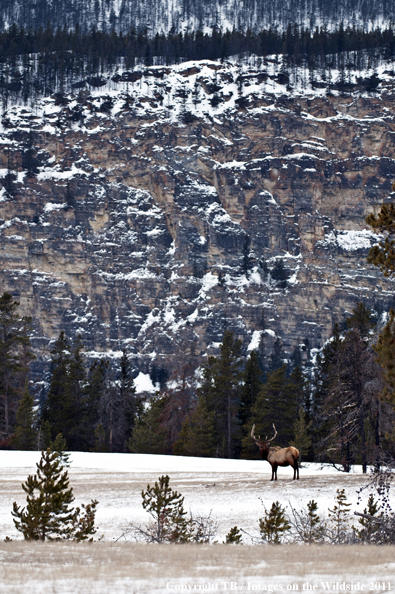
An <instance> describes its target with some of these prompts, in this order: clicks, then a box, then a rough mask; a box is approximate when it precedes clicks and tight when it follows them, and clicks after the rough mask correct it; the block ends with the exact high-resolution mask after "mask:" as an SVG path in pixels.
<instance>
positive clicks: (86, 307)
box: [0, 62, 395, 372]
mask: <svg viewBox="0 0 395 594" xmlns="http://www.w3.org/2000/svg"><path fill="white" fill-rule="evenodd" d="M152 70H153V69H152V68H151V69H149V70H148V69H147V70H146V71H145V72H144V71H143V72H142V76H141V78H140V79H136V77H134V78H135V81H134V82H130V81H129V80H128V76H126V82H125V80H119V79H118V81H117V82H114V80H113V81H111V80H109V82H108V85H107V86H106V87H104V88H102V89H94V88H91V89H90V90H84V91H82V92H78V93H74V94H69V95H65V96H61V97H60V96H58V95H57V96H54V97H51V98H48V99H43V100H40V101H39V103H38V105H37V106H36V108H35V109H30V108H26V107H17V106H14V107H9V108H8V110H7V111H6V112H5V114H4V116H3V122H2V123H3V135H2V144H1V159H2V167H3V171H2V175H3V185H4V188H3V190H2V191H1V194H0V200H1V202H0V217H1V220H0V234H1V242H0V247H1V252H0V258H1V266H0V269H1V272H0V277H1V286H2V288H3V290H8V291H10V292H12V294H13V295H14V296H15V297H17V298H18V299H19V300H20V302H21V307H22V310H23V312H24V313H26V314H29V315H33V318H34V327H35V334H34V347H35V350H36V352H37V354H38V355H39V358H38V361H37V363H36V366H37V369H39V368H40V366H42V362H43V360H45V357H46V353H48V343H49V341H51V340H52V339H53V338H55V337H56V336H57V335H58V333H59V331H60V330H61V329H64V330H65V331H66V333H67V335H69V336H71V337H72V336H75V335H76V334H78V333H79V334H81V336H82V339H83V341H84V343H85V345H86V348H87V351H89V352H90V354H91V356H95V353H107V354H109V355H110V356H117V354H118V353H119V352H120V351H121V350H122V348H127V350H128V352H129V353H130V355H131V356H132V357H133V360H134V363H135V366H136V369H137V368H139V369H140V370H142V371H145V372H146V371H147V370H148V369H149V368H150V367H151V366H152V365H153V363H155V365H157V366H159V367H160V366H162V367H163V366H165V367H168V368H174V367H176V366H177V360H178V357H179V355H180V353H181V352H183V353H185V352H188V349H189V350H191V349H192V350H193V351H194V352H195V353H196V355H197V356H198V357H199V358H200V360H203V358H204V356H205V355H206V354H207V353H215V352H217V351H216V349H217V348H218V344H219V343H220V341H221V339H222V336H223V332H224V330H225V329H231V330H233V331H234V332H235V334H236V335H237V336H239V337H240V338H242V339H243V343H244V347H245V348H247V347H249V348H250V349H251V348H256V347H257V346H258V343H259V341H261V346H262V343H263V344H264V345H265V348H266V350H267V352H270V351H271V349H272V346H273V342H274V340H275V337H277V336H278V337H280V338H281V339H282V340H283V343H284V347H285V350H286V351H287V352H288V353H292V351H293V350H294V349H295V348H297V347H298V346H299V347H300V346H301V345H304V347H303V346H302V348H304V349H305V350H306V349H307V347H309V348H316V347H319V346H321V345H322V343H323V342H324V340H325V339H327V338H328V336H329V335H330V333H331V330H332V327H333V324H334V323H335V322H340V323H342V322H343V321H344V318H345V316H346V315H347V313H348V312H350V311H351V310H352V308H353V306H354V305H355V303H356V302H357V301H364V302H365V303H366V304H367V305H368V306H369V307H371V308H375V309H376V310H377V311H382V310H384V309H387V308H388V307H389V306H390V305H392V303H393V289H394V287H393V282H392V281H391V280H390V279H385V278H383V276H382V275H381V274H380V272H379V271H377V270H376V269H375V268H373V267H372V266H370V265H368V264H367V262H366V256H367V253H368V250H369V247H370V246H371V245H372V244H373V243H374V242H375V241H377V237H375V236H374V234H372V233H371V231H370V230H369V229H368V228H367V226H366V224H365V217H366V215H367V214H368V213H369V212H371V211H372V210H378V208H379V207H380V205H381V203H382V202H383V200H387V199H388V198H387V197H388V195H389V193H390V191H391V184H392V182H393V181H394V178H395V159H394V139H395V123H394V117H393V112H392V109H393V101H394V95H393V91H392V87H391V85H390V83H389V82H388V83H387V82H385V81H383V82H382V85H381V87H380V88H379V93H376V94H374V95H370V96H369V95H367V94H366V93H365V95H364V94H361V93H360V92H358V93H357V92H355V93H354V94H353V95H349V96H341V95H340V94H336V95H329V96H327V95H326V94H325V93H324V91H320V93H321V95H320V94H316V95H313V94H312V92H303V93H300V92H296V91H295V92H294V93H293V94H290V93H288V94H287V93H286V91H285V87H282V86H281V85H279V84H277V83H276V82H275V79H274V77H272V78H270V77H268V76H262V70H258V69H255V70H254V69H253V68H250V71H249V72H245V73H244V74H242V75H240V73H239V76H241V77H242V79H241V84H240V79H239V83H238V88H237V87H236V84H235V82H234V81H235V80H236V74H237V72H236V67H235V66H232V65H231V64H226V63H225V64H217V63H210V62H207V63H198V64H195V65H192V66H191V64H189V65H188V67H186V66H185V65H180V66H178V67H174V68H172V69H167V72H165V74H164V77H163V79H162V78H160V77H158V76H156V77H153V76H150V71H152ZM154 70H155V69H154ZM120 78H121V79H122V77H120ZM123 78H124V79H125V76H123ZM130 78H131V77H129V79H130ZM132 78H133V77H132ZM210 85H216V90H213V87H210ZM218 87H219V88H218ZM241 87H242V88H243V90H242V91H240V88H241ZM214 96H215V97H217V99H218V103H217V102H216V101H213V97H214ZM214 103H216V105H215V107H213V104H214ZM7 174H8V175H7Z"/></svg>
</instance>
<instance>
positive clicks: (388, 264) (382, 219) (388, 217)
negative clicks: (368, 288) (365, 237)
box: [366, 202, 395, 276]
mask: <svg viewBox="0 0 395 594" xmlns="http://www.w3.org/2000/svg"><path fill="white" fill-rule="evenodd" d="M366 222H367V223H368V225H370V226H371V227H372V228H373V229H374V231H376V232H377V233H384V234H385V239H384V241H379V243H378V245H374V246H373V247H371V248H370V251H369V255H368V259H367V260H368V262H369V263H370V264H373V265H374V266H377V267H378V268H380V270H381V272H382V273H383V274H384V276H392V275H393V274H394V272H395V240H394V239H393V238H394V237H395V204H394V203H393V202H391V203H390V204H383V205H382V207H381V209H380V211H379V213H378V214H377V215H374V214H373V213H371V214H370V215H368V216H367V217H366Z"/></svg>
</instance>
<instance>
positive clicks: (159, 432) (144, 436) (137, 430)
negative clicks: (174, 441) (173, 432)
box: [129, 395, 168, 454]
mask: <svg viewBox="0 0 395 594" xmlns="http://www.w3.org/2000/svg"><path fill="white" fill-rule="evenodd" d="M165 405H166V399H165V398H163V397H161V396H160V395H156V396H153V397H152V398H151V399H150V401H149V403H148V406H147V408H146V409H145V411H144V413H143V414H142V415H141V418H140V419H138V421H137V422H136V423H135V425H134V428H133V432H132V436H131V438H130V440H129V450H130V451H131V452H135V453H142V454H166V453H168V439H167V431H166V429H165V428H164V427H163V425H161V415H162V412H163V409H164V407H165Z"/></svg>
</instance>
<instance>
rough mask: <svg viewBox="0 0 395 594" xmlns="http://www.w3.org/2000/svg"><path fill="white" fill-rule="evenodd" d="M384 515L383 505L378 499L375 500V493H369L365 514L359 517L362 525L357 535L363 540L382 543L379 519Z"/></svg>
mask: <svg viewBox="0 0 395 594" xmlns="http://www.w3.org/2000/svg"><path fill="white" fill-rule="evenodd" d="M383 517H384V514H383V512H382V511H381V506H380V503H379V502H378V501H375V499H374V496H373V494H372V493H371V494H370V495H369V499H368V504H367V507H365V509H364V510H363V515H362V516H360V518H359V519H358V523H359V525H360V526H361V528H360V529H359V530H357V531H356V534H357V537H358V539H359V540H361V541H362V542H367V543H377V544H380V528H381V525H380V523H379V522H377V520H378V519H382V518H383Z"/></svg>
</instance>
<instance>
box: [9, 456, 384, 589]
mask: <svg viewBox="0 0 395 594" xmlns="http://www.w3.org/2000/svg"><path fill="white" fill-rule="evenodd" d="M39 457H40V453H39V452H13V451H0V481H1V488H0V540H1V541H3V540H4V538H5V537H6V536H9V537H10V538H12V539H13V542H12V543H6V542H2V543H0V593H1V594H2V593H3V592H4V593H7V594H8V593H10V594H11V593H12V594H20V593H22V592H24V593H26V592H28V593H29V594H30V593H32V594H35V593H36V592H37V593H39V592H45V593H46V592H48V593H51V594H53V593H55V594H58V593H59V594H60V593H62V594H63V593H67V594H68V593H70V594H73V593H74V592H76V593H79V592H81V593H82V592H84V593H86V592H92V593H102V592H103V593H104V592H106V593H107V592H108V593H109V594H112V593H118V592H120V593H123V592H125V593H126V592H127V593H129V594H131V593H134V592H169V591H173V592H177V591H227V590H228V591H232V588H233V591H238V592H249V591H280V590H284V591H289V590H290V589H293V590H295V591H315V592H323V591H333V592H335V591H343V590H346V591H366V592H368V591H373V592H384V591H386V592H388V591H391V592H395V548H393V547H368V546H354V547H338V546H337V547H334V546H330V545H327V546H320V547H308V546H298V545H293V546H285V545H284V546H280V547H262V546H238V547H234V546H229V545H228V546H222V545H220V544H218V545H211V546H201V545H200V546H199V545H196V546H190V545H180V546H170V547H169V546H157V545H144V544H136V543H133V542H130V539H129V541H128V539H127V538H124V537H122V534H123V532H124V529H125V527H127V525H128V523H130V522H133V523H135V524H139V523H144V522H145V521H147V519H148V514H147V513H146V512H145V511H144V510H143V508H142V505H141V490H142V489H145V488H146V486H147V483H150V484H151V485H152V484H153V483H154V481H155V480H157V478H158V477H159V476H160V475H162V474H168V475H169V476H170V484H171V486H172V487H173V488H175V489H177V490H178V491H179V492H181V493H182V494H183V495H184V496H185V507H186V509H188V510H191V511H192V512H193V513H194V514H201V515H208V514H209V513H210V512H211V515H212V517H213V518H214V519H215V520H216V521H217V522H218V523H219V528H218V534H217V540H218V542H219V543H221V542H223V541H224V537H225V535H226V534H227V533H228V532H229V530H230V528H231V527H233V526H235V525H237V526H238V527H239V528H242V529H243V530H245V531H246V533H248V534H249V535H250V537H252V539H253V537H254V536H255V537H256V536H258V521H259V518H260V517H262V515H263V511H264V508H263V504H264V505H265V506H266V507H270V505H271V503H272V502H273V501H276V500H279V501H280V502H281V503H282V505H283V506H289V505H292V506H293V507H294V508H296V509H299V508H300V507H301V506H302V505H305V504H306V503H307V502H308V501H309V500H310V499H314V500H315V501H317V503H318V507H319V511H320V512H321V514H322V515H327V509H328V508H329V507H333V502H334V497H335V495H336V489H338V488H343V487H344V488H345V491H346V494H347V497H348V500H349V501H350V502H352V504H353V510H360V511H362V510H363V507H364V506H365V504H366V500H367V497H368V493H366V495H364V496H363V500H362V504H360V505H359V506H358V505H357V499H358V495H357V491H358V489H359V488H360V487H361V486H363V485H365V484H366V483H367V481H368V477H366V476H363V475H362V474H361V469H360V468H358V467H356V468H355V469H354V472H353V473H351V474H348V475H347V474H344V473H340V472H337V471H335V470H334V469H331V468H323V469H321V467H320V466H319V465H311V464H309V465H306V467H305V468H302V469H301V471H300V477H301V478H300V480H299V481H293V480H292V472H293V471H292V469H289V468H285V469H284V468H281V469H279V471H278V477H279V479H278V481H277V482H271V481H270V476H271V473H270V466H269V464H268V463H267V462H261V461H250V460H222V459H205V458H186V457H175V456H174V457H172V456H154V455H144V454H98V453H82V452H73V453H72V463H71V467H70V470H69V473H70V478H71V484H72V485H73V487H74V493H75V497H76V502H75V503H76V504H79V503H80V502H88V501H89V500H90V499H93V498H96V499H98V500H99V506H98V513H97V525H98V528H99V530H98V535H99V536H101V535H103V539H102V541H101V542H99V543H97V544H93V545H90V544H81V545H73V544H72V543H44V544H42V543H25V542H23V541H22V540H21V538H20V535H18V534H17V533H16V531H15V529H14V527H13V522H12V517H11V509H12V503H13V501H17V502H18V503H19V504H24V502H25V497H24V493H23V491H22V489H21V483H22V482H23V481H24V480H25V478H26V477H27V475H28V474H31V473H34V472H35V463H36V462H37V461H38V460H39ZM392 503H394V501H392ZM15 539H16V540H17V542H15ZM251 542H253V540H251V539H250V540H249V538H248V537H247V536H245V543H246V544H247V545H250V544H251ZM328 580H329V581H328ZM334 580H335V581H334ZM336 581H337V582H338V583H337V584H336ZM228 582H229V583H228ZM230 582H234V584H230ZM332 582H333V583H332ZM303 584H305V586H303ZM274 586H276V587H274ZM280 586H281V587H280ZM343 586H344V587H343ZM346 586H348V587H346Z"/></svg>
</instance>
